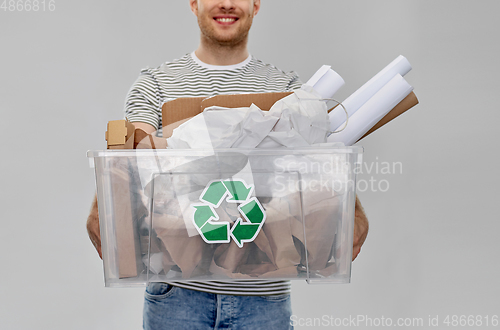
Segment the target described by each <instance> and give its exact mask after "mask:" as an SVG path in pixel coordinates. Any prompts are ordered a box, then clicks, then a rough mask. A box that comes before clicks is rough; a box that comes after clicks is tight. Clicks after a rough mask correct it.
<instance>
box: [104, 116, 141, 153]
mask: <svg viewBox="0 0 500 330" xmlns="http://www.w3.org/2000/svg"><path fill="white" fill-rule="evenodd" d="M134 130H135V127H134V125H133V124H132V123H130V122H129V121H128V120H125V119H122V120H112V121H110V122H108V130H107V131H106V135H105V138H106V141H107V148H108V149H129V148H125V144H126V143H127V140H128V139H129V138H130V137H131V136H132V135H133V134H134ZM130 149H132V148H130Z"/></svg>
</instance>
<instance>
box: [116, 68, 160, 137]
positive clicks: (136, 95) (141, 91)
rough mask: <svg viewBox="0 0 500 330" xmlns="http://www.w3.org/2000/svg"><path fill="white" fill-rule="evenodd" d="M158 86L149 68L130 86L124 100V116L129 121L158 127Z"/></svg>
mask: <svg viewBox="0 0 500 330" xmlns="http://www.w3.org/2000/svg"><path fill="white" fill-rule="evenodd" d="M160 100H161V97H160V88H159V86H158V83H157V81H156V79H155V78H154V76H153V75H152V74H151V72H150V70H149V69H145V70H142V71H141V75H140V76H139V78H137V80H136V81H135V83H134V84H133V85H132V87H131V88H130V91H129V92H128V95H127V99H126V101H125V117H126V118H127V119H128V120H129V121H130V122H143V123H147V124H150V125H152V126H153V127H155V129H158V128H159V126H160V122H161V105H162V102H161V101H160Z"/></svg>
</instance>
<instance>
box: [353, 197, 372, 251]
mask: <svg viewBox="0 0 500 330" xmlns="http://www.w3.org/2000/svg"><path fill="white" fill-rule="evenodd" d="M366 235H368V219H367V218H366V214H365V210H363V206H361V202H360V201H359V199H358V196H356V206H355V209H354V238H353V246H352V260H354V259H356V257H357V256H358V254H359V252H360V251H361V245H363V243H364V242H365V239H366Z"/></svg>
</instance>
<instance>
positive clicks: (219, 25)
mask: <svg viewBox="0 0 500 330" xmlns="http://www.w3.org/2000/svg"><path fill="white" fill-rule="evenodd" d="M190 5H191V10H192V11H193V13H194V14H195V15H196V16H197V17H198V24H199V26H200V30H201V37H202V39H205V41H208V42H210V43H212V44H217V45H220V46H235V45H238V44H241V43H242V42H246V40H247V39H248V31H249V30H250V27H251V26H252V21H253V17H254V16H255V15H256V14H257V12H258V11H259V8H260V0H190Z"/></svg>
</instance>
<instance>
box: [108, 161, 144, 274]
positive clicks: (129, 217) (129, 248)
mask: <svg viewBox="0 0 500 330" xmlns="http://www.w3.org/2000/svg"><path fill="white" fill-rule="evenodd" d="M110 179H111V183H112V184H111V189H112V194H111V195H112V198H113V208H114V218H115V233H116V249H117V251H118V252H117V256H118V276H119V278H127V277H136V276H137V274H138V259H140V251H138V249H139V246H138V244H137V243H138V242H137V237H136V236H137V235H136V233H137V228H135V222H134V217H135V216H136V215H135V214H133V213H134V210H133V209H132V196H131V192H130V180H131V177H130V176H129V172H128V171H127V170H125V169H122V168H114V169H113V171H112V172H111V173H110Z"/></svg>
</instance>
